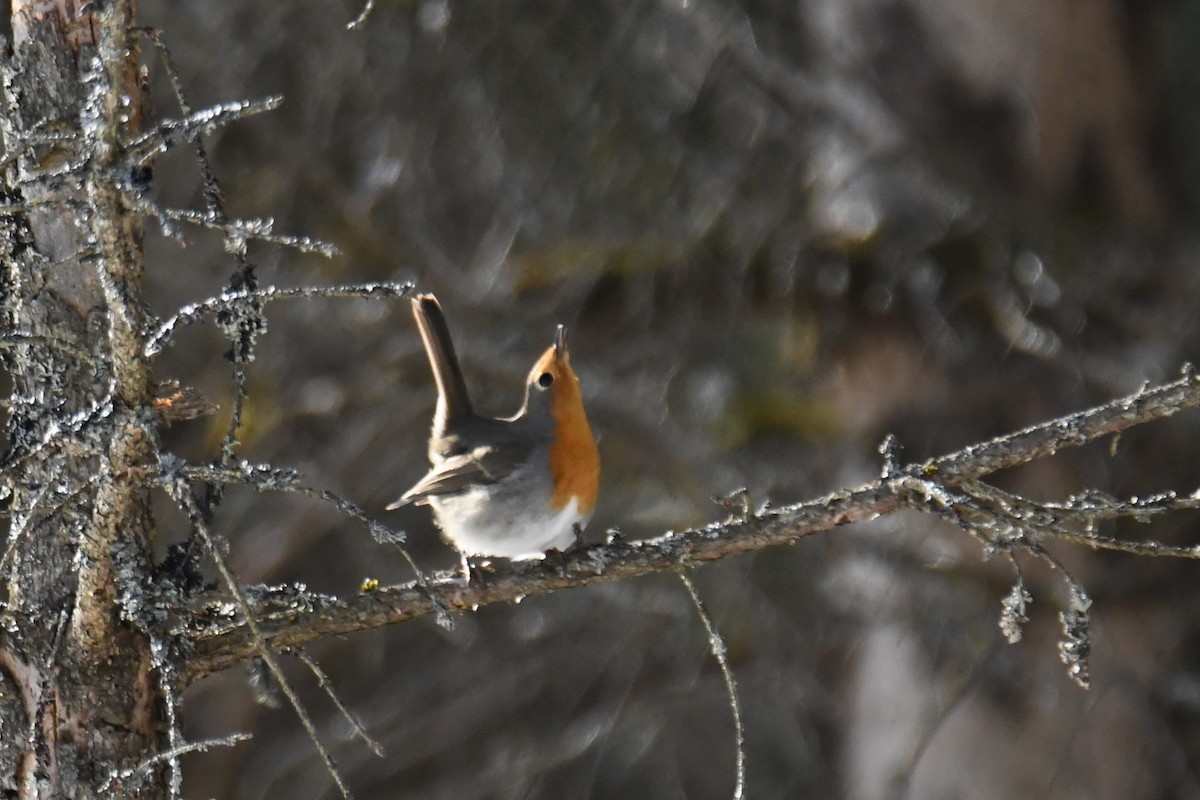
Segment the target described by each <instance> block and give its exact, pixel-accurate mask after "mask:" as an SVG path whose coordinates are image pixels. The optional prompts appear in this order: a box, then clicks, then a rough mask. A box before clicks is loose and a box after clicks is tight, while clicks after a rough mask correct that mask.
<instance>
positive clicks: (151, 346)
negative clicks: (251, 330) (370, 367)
mask: <svg viewBox="0 0 1200 800" xmlns="http://www.w3.org/2000/svg"><path fill="white" fill-rule="evenodd" d="M412 290H413V285H412V284H411V283H392V282H383V283H355V284H346V285H343V286H301V287H297V288H294V289H280V288H278V287H275V286H266V287H264V288H262V289H240V290H236V291H228V292H225V293H223V294H220V295H217V296H216V297H209V298H208V299H206V300H201V301H199V302H196V303H189V304H188V305H186V306H184V307H183V308H181V309H179V311H177V312H176V313H175V314H174V315H172V316H170V317H168V318H167V319H166V320H164V321H163V322H162V323H161V324H160V325H159V326H158V328H157V329H156V330H155V331H154V333H153V334H152V335H151V336H150V337H149V341H148V342H147V343H146V354H147V355H154V354H155V353H158V352H160V351H161V350H162V349H163V347H164V346H165V345H166V344H167V342H168V341H170V339H171V337H172V336H173V335H174V333H175V330H176V328H177V327H180V326H184V325H191V324H193V323H195V322H197V321H199V320H201V319H203V318H204V317H206V316H208V315H210V314H216V313H219V312H221V311H227V310H229V309H231V308H234V307H236V306H237V304H238V303H244V302H246V301H247V300H255V301H258V302H260V303H263V304H266V303H271V302H274V301H276V300H306V299H311V298H314V297H330V298H333V297H349V298H356V299H370V298H377V297H386V298H391V299H400V298H403V297H406V296H407V295H408V294H409V293H411V292H412Z"/></svg>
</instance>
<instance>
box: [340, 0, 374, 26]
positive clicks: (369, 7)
mask: <svg viewBox="0 0 1200 800" xmlns="http://www.w3.org/2000/svg"><path fill="white" fill-rule="evenodd" d="M374 10H375V0H366V2H365V3H363V7H362V11H360V12H358V16H357V17H355V18H354V19H353V20H351V21H350V22H347V23H346V30H348V31H353V30H358V28H359V27H360V26H361V25H363V24H364V23H365V22H366V21H367V17H369V16H371V12H372V11H374Z"/></svg>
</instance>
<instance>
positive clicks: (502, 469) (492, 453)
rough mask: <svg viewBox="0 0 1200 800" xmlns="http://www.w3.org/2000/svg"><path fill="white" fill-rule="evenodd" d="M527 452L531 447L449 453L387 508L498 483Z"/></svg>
mask: <svg viewBox="0 0 1200 800" xmlns="http://www.w3.org/2000/svg"><path fill="white" fill-rule="evenodd" d="M517 450H521V451H524V452H516V451H517ZM526 452H528V448H512V447H477V448H476V449H474V450H472V451H471V452H469V453H460V454H458V455H454V456H450V457H449V458H447V459H445V460H444V461H442V462H441V463H440V464H438V465H437V466H436V467H434V468H433V469H431V470H429V472H427V473H426V474H425V477H423V478H421V480H419V481H417V482H416V484H415V485H414V486H413V487H412V488H411V489H409V490H408V491H407V492H405V493H404V494H403V495H402V496H401V497H400V499H399V500H397V501H395V502H394V503H392V504H390V505H389V506H388V510H389V511H391V510H393V509H396V508H400V507H401V506H405V505H408V504H409V503H418V504H420V503H422V502H426V501H428V499H429V498H430V497H438V496H441V495H448V494H457V493H458V492H462V491H466V490H467V489H469V488H470V487H471V486H479V485H486V484H489V483H495V482H496V481H498V480H500V479H501V478H503V477H504V476H505V475H507V474H509V473H510V472H511V471H512V469H513V466H514V465H515V464H516V463H517V461H518V460H519V459H520V458H521V457H522V456H523V455H525V453H526Z"/></svg>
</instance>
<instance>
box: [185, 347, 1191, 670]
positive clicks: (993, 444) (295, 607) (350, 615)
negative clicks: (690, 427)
mask: <svg viewBox="0 0 1200 800" xmlns="http://www.w3.org/2000/svg"><path fill="white" fill-rule="evenodd" d="M1196 406H1200V380H1197V378H1196V376H1195V375H1194V374H1193V372H1192V370H1191V369H1186V370H1185V371H1184V374H1183V376H1182V377H1181V378H1179V379H1178V380H1176V381H1173V382H1171V383H1167V384H1164V385H1162V386H1157V387H1153V388H1144V389H1143V390H1141V391H1139V392H1136V393H1134V394H1132V395H1129V396H1128V397H1123V398H1120V399H1118V400H1114V401H1112V402H1110V403H1107V404H1105V405H1102V406H1098V407H1096V408H1092V409H1089V410H1087V411H1081V412H1078V413H1075V414H1071V415H1068V416H1066V417H1062V418H1060V419H1056V420H1052V421H1050V422H1046V423H1043V424H1041V425H1035V426H1032V427H1030V428H1027V429H1025V430H1022V431H1018V432H1016V433H1014V434H1011V435H1008V436H1002V437H999V438H997V439H993V440H992V441H990V442H984V443H981V444H977V445H972V446H970V447H967V448H964V449H962V450H959V451H957V452H954V453H949V454H946V455H944V456H941V457H939V458H935V459H931V460H928V461H924V462H919V463H916V464H911V465H907V466H902V467H901V466H897V465H895V464H889V465H888V466H887V467H886V468H885V470H884V472H885V474H884V476H883V477H881V478H880V479H879V480H876V481H872V482H871V483H868V484H865V485H863V486H860V487H858V488H856V489H850V490H846V491H841V492H835V493H833V494H830V495H827V496H825V497H820V498H817V499H815V500H810V501H807V502H803V503H797V504H794V505H789V506H784V507H781V508H777V509H773V510H770V511H767V512H764V513H760V514H753V513H748V514H744V515H742V516H740V517H736V518H732V519H728V520H725V521H723V522H717V523H713V524H711V525H706V526H703V527H700V528H691V529H688V530H684V531H672V532H668V533H665V534H663V535H662V536H658V537H656V538H653V539H647V540H644V541H636V542H629V541H623V540H621V539H619V538H616V539H615V540H614V541H610V542H608V543H606V544H603V545H599V546H596V547H592V548H588V549H584V550H580V551H577V552H574V553H570V554H567V555H566V556H565V557H564V558H563V559H561V560H559V559H548V560H546V561H533V562H499V563H497V564H495V565H494V566H493V567H492V568H491V569H490V570H489V571H488V572H487V574H486V579H485V580H482V581H472V582H469V583H468V582H465V581H464V580H463V579H462V577H461V576H458V575H438V576H433V577H431V578H430V579H429V581H428V586H427V587H422V586H421V585H419V584H416V583H411V584H406V585H402V586H395V587H390V588H383V589H377V590H375V591H369V592H364V593H362V594H360V595H358V596H357V597H352V598H335V597H329V596H326V595H313V594H311V593H308V592H304V591H301V590H298V589H296V588H294V587H281V588H278V589H264V590H262V591H260V592H258V593H256V596H255V598H254V610H255V616H256V617H257V619H258V628H259V630H260V631H261V633H262V635H264V636H266V637H267V638H268V639H269V640H270V641H271V642H272V644H273V646H274V647H276V648H291V647H299V646H302V645H304V644H306V643H308V642H311V641H314V640H316V639H320V638H322V637H325V636H333V635H338V634H345V633H350V632H353V631H358V630H366V629H369V628H376V627H379V626H382V625H387V624H391V623H396V622H402V621H404V620H408V619H412V618H414V617H418V616H422V615H424V614H428V613H430V612H434V611H436V610H437V608H438V607H439V606H442V607H445V608H449V609H455V610H469V609H474V608H478V607H479V606H482V605H486V604H488V603H497V602H512V601H515V600H519V599H521V598H524V597H527V596H530V595H535V594H544V593H547V592H552V591H557V590H559V589H566V588H570V587H575V586H586V585H589V584H593V583H600V582H606V581H616V580H622V579H627V578H632V577H636V576H639V575H645V574H648V573H652V572H663V571H667V570H676V569H678V568H679V567H680V566H681V565H683V566H686V565H689V564H696V563H700V562H703V561H712V560H716V559H719V558H725V557H728V556H731V555H735V554H737V553H743V552H747V551H750V550H760V549H763V548H765V547H770V546H773V545H781V544H789V543H791V542H795V541H797V540H798V539H800V538H803V537H805V536H809V535H812V534H815V533H821V532H823V531H828V530H831V529H833V528H836V527H839V526H841V525H847V524H850V523H854V522H861V521H864V520H870V519H875V518H877V517H880V516H883V515H885V514H889V513H892V512H894V511H896V510H898V509H899V508H901V507H906V508H916V509H918V510H922V511H925V512H928V513H933V514H941V512H942V511H943V510H945V508H946V507H947V504H948V503H954V502H959V500H960V499H961V502H963V503H968V504H969V503H970V502H971V500H970V493H969V491H965V490H963V489H961V488H958V487H960V485H965V484H969V483H970V482H971V481H974V480H977V479H979V478H981V477H983V476H985V475H988V474H990V473H992V472H995V471H997V470H1001V469H1005V468H1008V467H1013V466H1016V465H1018V464H1023V463H1027V462H1029V461H1033V460H1035V459H1038V458H1044V457H1046V456H1049V455H1052V454H1053V453H1055V452H1057V451H1058V450H1061V449H1063V448H1067V447H1075V446H1079V445H1082V444H1086V443H1088V442H1092V441H1095V440H1097V439H1100V438H1102V437H1104V436H1107V435H1110V434H1114V433H1118V432H1120V431H1122V430H1125V429H1127V428H1130V427H1133V426H1135V425H1140V424H1143V423H1145V422H1149V421H1151V420H1154V419H1157V418H1160V417H1165V416H1169V415H1171V414H1174V413H1176V412H1178V411H1182V410H1184V409H1188V408H1194V407H1196ZM993 510H994V509H993ZM1005 524H1007V525H1010V526H1015V525H1018V524H1019V519H1017V518H1016V517H1014V518H1013V519H1012V520H1009V521H1006V523H1005ZM1077 541H1078V542H1079V543H1082V544H1088V541H1087V540H1086V539H1079V540H1077ZM179 635H180V636H182V638H183V640H184V641H185V642H186V648H187V650H188V651H189V652H190V658H189V660H188V662H187V663H186V664H184V665H182V666H181V673H182V677H183V679H184V680H185V681H190V680H194V679H195V678H198V677H200V676H202V675H205V674H208V673H210V672H214V671H217V670H220V669H224V668H226V667H229V666H231V665H233V664H235V663H238V662H240V661H244V660H245V659H248V658H251V657H253V656H254V655H256V652H257V650H256V648H255V646H254V641H253V637H252V636H251V635H250V632H249V631H248V630H247V629H246V626H245V625H243V624H242V623H241V621H240V620H239V619H238V616H237V614H236V613H235V609H234V608H233V607H232V606H231V604H230V603H229V602H228V600H225V599H221V598H219V597H216V596H213V597H209V598H207V599H204V598H201V599H200V602H197V603H196V604H195V605H194V606H193V613H192V618H191V620H190V622H189V623H188V624H187V626H186V629H185V630H183V631H181V632H180V633H179Z"/></svg>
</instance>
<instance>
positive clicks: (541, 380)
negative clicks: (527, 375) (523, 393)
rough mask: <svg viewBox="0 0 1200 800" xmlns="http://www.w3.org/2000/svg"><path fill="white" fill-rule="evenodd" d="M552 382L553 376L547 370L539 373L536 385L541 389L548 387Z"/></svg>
mask: <svg viewBox="0 0 1200 800" xmlns="http://www.w3.org/2000/svg"><path fill="white" fill-rule="evenodd" d="M552 383H554V376H553V375H551V374H550V373H549V372H543V373H542V374H541V375H538V386H540V387H542V388H543V389H548V388H549V387H550V384H552Z"/></svg>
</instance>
